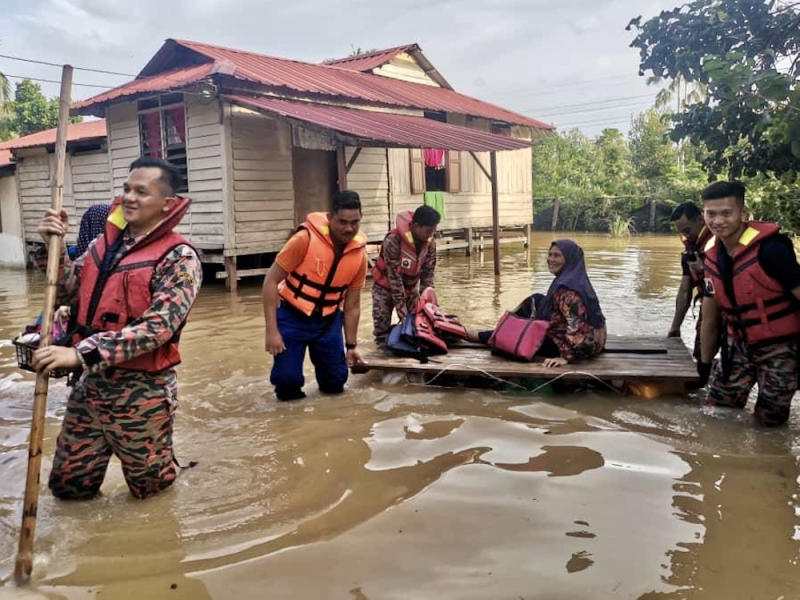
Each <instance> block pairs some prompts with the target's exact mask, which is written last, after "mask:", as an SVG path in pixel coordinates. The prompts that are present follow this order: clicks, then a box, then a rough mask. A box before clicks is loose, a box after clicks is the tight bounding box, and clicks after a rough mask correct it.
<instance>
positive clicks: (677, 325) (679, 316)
mask: <svg viewBox="0 0 800 600" xmlns="http://www.w3.org/2000/svg"><path fill="white" fill-rule="evenodd" d="M670 220H671V221H672V223H673V225H675V230H676V231H677V232H678V233H679V234H680V235H681V242H682V243H683V247H684V251H683V252H682V253H681V271H682V276H681V284H680V287H679V288H678V294H677V295H676V297H675V315H674V316H673V317H672V325H671V326H670V328H669V333H667V337H680V336H681V324H682V323H683V319H684V317H685V316H686V313H687V312H688V310H689V307H690V306H691V304H692V296H694V297H695V298H697V299H698V300H700V301H702V298H703V289H704V287H703V249H704V248H705V245H706V243H707V242H708V240H709V239H710V238H711V232H710V231H709V229H708V228H707V227H706V225H705V221H703V213H701V212H700V209H699V208H697V205H696V204H695V203H694V202H684V203H682V204H679V205H678V206H676V207H675V210H673V211H672V215H671V216H670ZM692 292H694V294H693V293H692ZM701 322H702V321H701V320H700V319H699V318H698V319H697V325H696V328H695V329H696V333H695V341H694V342H695V343H694V357H695V358H696V359H698V360H699V358H700V323H701Z"/></svg>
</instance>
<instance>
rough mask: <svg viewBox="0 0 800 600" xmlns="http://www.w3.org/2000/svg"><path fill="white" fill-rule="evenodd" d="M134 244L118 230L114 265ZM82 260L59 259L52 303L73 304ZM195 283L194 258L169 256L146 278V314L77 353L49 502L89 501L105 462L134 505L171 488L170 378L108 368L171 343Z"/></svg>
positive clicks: (183, 249)
mask: <svg viewBox="0 0 800 600" xmlns="http://www.w3.org/2000/svg"><path fill="white" fill-rule="evenodd" d="M134 242H135V239H134V238H133V236H131V235H130V234H129V232H128V231H127V230H125V232H124V233H123V243H122V244H121V246H120V249H119V251H118V254H117V256H116V260H119V259H120V258H121V256H122V255H123V254H124V253H125V252H126V251H127V250H128V249H129V248H130V247H131V246H132V245H133V244H134ZM85 258H86V255H85V254H84V255H83V256H81V257H79V258H78V259H77V260H76V261H75V262H71V261H70V260H69V259H68V258H66V257H64V259H63V261H62V265H63V266H62V271H61V273H60V279H59V291H58V298H57V301H58V303H60V304H71V303H72V302H74V300H75V298H76V296H77V292H78V287H79V281H80V270H81V267H82V265H83V261H84V260H85ZM116 260H115V262H116ZM201 281H202V268H201V264H200V260H199V258H198V257H197V254H196V253H195V251H194V250H193V249H192V248H190V247H189V246H186V245H179V246H177V247H175V248H173V249H172V250H171V251H170V252H169V253H167V255H166V256H165V257H164V258H163V259H162V260H161V261H160V262H159V263H158V265H157V266H156V268H155V270H154V272H153V276H152V279H151V289H152V302H151V305H150V308H149V309H148V310H147V311H145V313H144V314H143V315H142V316H141V317H140V318H139V319H136V320H135V321H133V322H132V323H130V324H129V325H128V326H126V327H124V328H123V329H121V330H120V331H104V332H99V333H95V334H94V335H91V336H90V337H88V338H86V339H84V340H82V341H81V342H80V343H78V344H77V345H76V348H77V350H78V352H79V354H80V356H81V357H82V359H87V357H88V359H87V360H86V362H87V363H88V364H87V365H86V366H85V368H84V373H83V375H82V376H81V378H80V379H79V380H78V382H77V383H76V385H75V387H74V389H73V391H72V393H71V394H70V397H69V399H68V400H67V408H66V414H65V415H64V422H63V424H62V428H61V432H60V433H59V436H58V441H57V442H56V452H55V457H54V459H53V468H52V471H51V472H50V482H49V485H50V489H51V490H52V492H53V494H54V495H55V496H58V497H60V498H89V497H91V496H94V495H95V494H96V493H97V492H98V490H99V488H100V485H101V484H102V482H103V478H104V476H105V470H106V467H107V465H108V460H109V458H110V457H111V454H114V455H115V456H117V458H119V460H120V462H121V463H122V471H123V474H124V476H125V481H126V482H127V484H128V487H129V489H130V491H131V494H133V495H134V496H135V497H137V498H144V497H146V496H148V495H151V494H154V493H156V492H158V491H160V490H162V489H164V488H166V487H168V486H169V485H170V484H171V483H172V482H173V481H174V479H175V476H176V471H175V465H174V464H173V461H174V457H173V453H172V420H173V414H174V411H175V408H176V403H177V379H176V375H175V370H174V369H173V368H169V369H165V370H163V371H160V372H157V373H150V372H144V371H132V370H128V369H123V368H118V367H116V366H115V365H117V364H119V363H122V362H124V361H126V360H130V359H132V358H135V357H136V356H141V355H142V354H145V353H147V352H151V351H153V350H155V349H156V348H159V347H160V346H162V345H163V344H164V343H165V342H167V341H168V340H170V339H171V338H172V336H173V335H174V334H175V333H176V332H177V331H179V329H180V327H181V326H182V324H183V323H184V321H185V320H186V317H187V315H188V313H189V310H190V309H191V307H192V304H193V303H194V300H195V297H196V295H197V292H198V291H199V288H200V283H201Z"/></svg>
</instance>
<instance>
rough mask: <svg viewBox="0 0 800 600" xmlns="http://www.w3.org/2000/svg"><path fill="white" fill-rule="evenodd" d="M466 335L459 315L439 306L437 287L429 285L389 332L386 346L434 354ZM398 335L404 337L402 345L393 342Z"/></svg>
mask: <svg viewBox="0 0 800 600" xmlns="http://www.w3.org/2000/svg"><path fill="white" fill-rule="evenodd" d="M395 329H396V330H397V331H395ZM393 333H394V336H393V335H392V334H393ZM466 337H467V330H466V329H465V328H464V326H463V325H461V323H460V322H459V321H458V317H456V316H455V315H450V314H447V313H445V312H444V311H443V310H442V309H441V308H439V301H438V299H437V298H436V291H435V290H434V289H433V288H431V287H429V288H425V289H424V290H423V291H422V293H421V294H420V296H419V300H418V301H417V306H416V307H415V310H414V311H413V312H411V313H409V314H408V315H406V318H405V319H404V320H403V321H402V322H401V323H399V324H398V325H395V326H394V328H393V329H392V331H390V332H389V336H388V337H387V342H386V346H387V348H388V349H389V350H392V351H397V353H401V354H402V355H403V356H410V355H413V354H410V350H409V348H416V349H417V351H418V353H419V354H421V355H425V356H432V355H435V354H446V353H447V351H448V344H453V343H454V342H455V341H456V340H458V339H463V338H466ZM398 339H399V340H402V342H403V344H402V347H401V346H400V345H399V344H395V343H394V342H395V341H396V340H398Z"/></svg>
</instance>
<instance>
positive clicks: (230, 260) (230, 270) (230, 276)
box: [225, 256, 239, 294]
mask: <svg viewBox="0 0 800 600" xmlns="http://www.w3.org/2000/svg"><path fill="white" fill-rule="evenodd" d="M225 274H226V275H227V277H226V278H225V289H226V290H228V291H229V292H231V293H232V294H235V293H236V290H237V289H238V287H239V275H238V273H237V272H236V257H235V256H226V257H225Z"/></svg>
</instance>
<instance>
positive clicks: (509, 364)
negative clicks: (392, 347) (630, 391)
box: [353, 336, 697, 383]
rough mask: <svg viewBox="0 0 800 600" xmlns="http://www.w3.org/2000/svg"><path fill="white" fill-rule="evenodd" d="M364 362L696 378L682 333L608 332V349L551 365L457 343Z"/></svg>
mask: <svg viewBox="0 0 800 600" xmlns="http://www.w3.org/2000/svg"><path fill="white" fill-rule="evenodd" d="M363 359H364V364H363V365H359V366H358V367H355V368H353V372H354V373H366V372H367V371H370V370H372V369H377V370H383V371H406V372H413V373H426V374H429V375H435V374H436V373H439V372H442V371H444V372H445V373H448V374H450V375H480V374H481V372H485V373H490V374H491V375H494V376H495V377H501V378H507V377H546V378H552V377H556V376H558V375H561V374H562V373H564V374H565V375H564V377H563V379H571V380H573V381H574V380H587V379H592V376H594V377H597V378H599V379H602V380H605V381H623V382H636V381H639V382H643V381H644V382H663V383H666V382H670V383H684V382H691V381H696V380H697V370H696V368H695V364H694V361H693V360H692V357H691V355H690V354H689V351H688V350H687V349H686V346H684V344H683V342H682V341H681V339H680V338H666V337H655V336H653V337H634V336H608V341H607V342H606V350H605V352H603V353H602V354H600V355H599V356H596V357H595V358H592V359H589V360H582V361H576V362H574V363H570V364H568V365H565V366H563V367H556V368H552V369H547V368H545V367H544V366H543V365H542V359H538V358H537V359H535V360H534V362H521V361H515V360H511V359H508V358H504V357H501V356H494V355H492V354H491V352H490V351H489V349H488V348H487V347H486V346H482V345H477V344H464V345H458V346H455V347H453V348H451V349H450V351H449V352H448V353H447V354H444V355H441V356H432V357H430V358H428V362H426V363H423V362H420V361H419V360H417V359H414V358H403V357H398V356H394V355H392V354H391V353H389V352H387V351H384V350H374V351H372V352H369V353H368V354H366V355H365V356H364V357H363Z"/></svg>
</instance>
